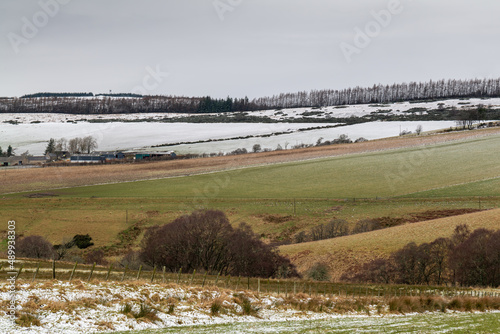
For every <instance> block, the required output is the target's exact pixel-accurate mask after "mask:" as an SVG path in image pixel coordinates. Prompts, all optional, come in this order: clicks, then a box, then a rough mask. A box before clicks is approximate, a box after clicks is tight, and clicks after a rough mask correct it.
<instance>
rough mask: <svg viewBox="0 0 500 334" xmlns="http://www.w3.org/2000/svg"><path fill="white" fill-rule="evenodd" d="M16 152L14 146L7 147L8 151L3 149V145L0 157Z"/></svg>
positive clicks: (0, 148) (0, 149)
mask: <svg viewBox="0 0 500 334" xmlns="http://www.w3.org/2000/svg"><path fill="white" fill-rule="evenodd" d="M14 154H15V152H14V149H13V148H12V146H10V145H9V147H7V151H5V152H4V151H3V150H2V147H1V146H0V157H11V156H13V155H14Z"/></svg>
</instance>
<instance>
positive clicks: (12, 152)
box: [7, 145, 14, 157]
mask: <svg viewBox="0 0 500 334" xmlns="http://www.w3.org/2000/svg"><path fill="white" fill-rule="evenodd" d="M13 155H14V149H12V146H10V145H9V147H7V156H8V157H11V156H13Z"/></svg>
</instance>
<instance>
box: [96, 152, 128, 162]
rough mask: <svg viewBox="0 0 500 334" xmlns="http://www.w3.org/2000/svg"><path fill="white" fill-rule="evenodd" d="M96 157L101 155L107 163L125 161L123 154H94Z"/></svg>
mask: <svg viewBox="0 0 500 334" xmlns="http://www.w3.org/2000/svg"><path fill="white" fill-rule="evenodd" d="M94 154H95V155H100V156H101V157H102V158H104V160H105V161H111V160H121V159H125V154H124V153H123V152H94Z"/></svg>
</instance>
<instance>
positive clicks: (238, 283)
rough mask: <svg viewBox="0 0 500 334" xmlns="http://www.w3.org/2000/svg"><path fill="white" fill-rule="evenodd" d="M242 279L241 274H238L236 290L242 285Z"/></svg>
mask: <svg viewBox="0 0 500 334" xmlns="http://www.w3.org/2000/svg"><path fill="white" fill-rule="evenodd" d="M240 280H241V275H240V276H238V281H237V282H236V289H235V290H238V287H239V286H240Z"/></svg>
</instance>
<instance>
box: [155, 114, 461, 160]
mask: <svg viewBox="0 0 500 334" xmlns="http://www.w3.org/2000/svg"><path fill="white" fill-rule="evenodd" d="M273 125H274V124H262V125H261V126H263V127H267V126H273ZM318 125H319V124H318ZM418 125H421V126H422V128H423V131H433V130H441V129H446V128H449V127H453V126H455V125H456V124H455V122H454V121H423V122H369V123H362V124H356V125H348V126H340V127H335V128H329V129H318V130H310V131H302V132H294V133H291V134H284V135H279V136H272V137H259V138H248V139H238V140H227V141H218V142H210V143H197V144H184V145H175V146H166V147H163V148H158V150H167V151H168V150H173V151H176V152H182V153H196V154H201V153H219V152H222V153H226V152H231V151H234V150H236V149H237V148H245V149H247V150H248V151H251V150H252V147H253V145H255V144H259V145H261V148H262V149H265V148H268V149H271V150H274V149H276V148H277V147H278V145H280V146H281V147H282V148H283V149H290V148H292V147H293V146H295V145H300V144H305V145H310V144H313V145H314V144H316V142H317V141H318V139H320V138H323V139H324V140H323V141H326V140H333V139H336V138H338V137H339V136H340V135H341V134H346V135H348V137H349V138H351V140H353V141H354V140H356V139H358V138H360V137H363V138H365V139H368V140H373V139H381V138H388V137H396V136H398V135H399V133H400V130H406V131H412V132H414V131H415V129H416V128H417V126H418ZM309 126H313V125H309Z"/></svg>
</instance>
